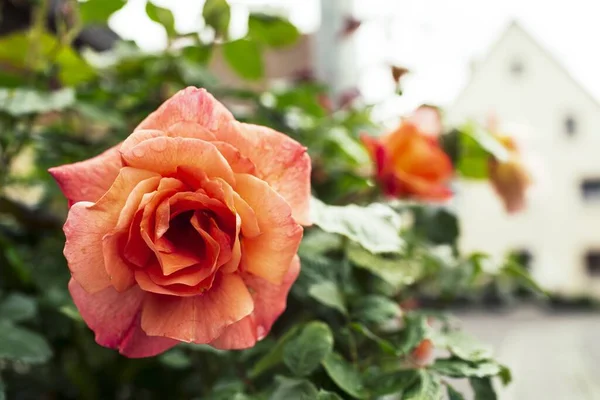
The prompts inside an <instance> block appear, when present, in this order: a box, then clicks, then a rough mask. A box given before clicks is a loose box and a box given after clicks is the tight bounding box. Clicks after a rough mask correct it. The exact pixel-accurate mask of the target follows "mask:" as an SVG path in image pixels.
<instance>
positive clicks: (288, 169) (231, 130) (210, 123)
mask: <svg viewBox="0 0 600 400" xmlns="http://www.w3.org/2000/svg"><path fill="white" fill-rule="evenodd" d="M185 121H188V122H195V123H197V124H199V125H201V126H203V127H205V128H206V129H208V130H209V131H210V132H212V133H213V134H214V135H215V136H216V138H217V140H218V141H222V142H225V143H228V144H230V145H232V146H233V147H234V148H236V149H237V150H239V152H240V153H241V154H242V155H243V156H245V157H247V158H249V159H250V161H251V162H252V163H253V164H254V165H256V170H257V173H258V176H259V177H260V178H261V179H264V180H266V181H267V182H269V184H270V185H271V186H273V187H274V188H275V190H276V191H277V192H279V193H280V194H281V195H282V196H283V197H284V198H285V199H286V200H287V201H288V203H289V204H290V206H291V207H292V210H293V213H294V218H296V220H297V221H298V222H299V223H302V224H304V225H310V215H309V203H310V158H309V157H308V155H307V154H306V149H305V148H304V147H302V146H301V145H300V144H299V143H297V142H296V141H294V140H293V139H291V138H289V137H288V136H286V135H284V134H282V133H279V132H277V131H274V130H272V129H269V128H263V127H259V126H255V125H248V124H238V123H235V120H234V118H233V116H232V115H231V113H230V112H229V111H228V110H227V109H226V108H225V106H223V105H222V104H221V103H219V102H218V101H217V100H216V99H215V98H214V97H213V96H212V95H211V94H209V93H208V92H206V90H204V89H197V88H193V87H189V88H186V89H184V90H181V91H180V92H179V93H177V94H176V95H175V96H173V97H171V98H170V99H169V100H167V101H166V102H165V103H164V104H163V105H161V106H160V108H159V109H158V110H156V111H155V112H154V113H152V114H150V115H149V116H148V117H147V118H146V119H145V120H144V121H143V122H142V123H141V124H140V125H139V126H138V127H137V128H136V130H137V129H160V130H163V131H166V130H168V129H169V128H170V127H171V126H173V125H175V124H177V123H181V122H185ZM185 132H187V131H185ZM186 134H187V133H186Z"/></svg>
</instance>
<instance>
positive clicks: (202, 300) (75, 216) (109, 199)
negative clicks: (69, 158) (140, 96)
mask: <svg viewBox="0 0 600 400" xmlns="http://www.w3.org/2000/svg"><path fill="white" fill-rule="evenodd" d="M50 173H51V174H52V176H53V177H54V178H55V179H56V181H57V182H58V184H59V185H60V187H61V189H62V191H63V193H64V194H65V196H66V197H67V198H68V200H69V204H70V205H71V208H70V210H69V215H68V218H67V221H66V223H65V226H64V231H65V235H66V238H67V241H66V244H65V249H64V254H65V257H66V258H67V261H68V264H69V269H70V270H71V274H72V279H71V281H70V282H69V290H70V292H71V295H72V296H73V300H74V301H75V304H76V305H77V308H78V309H79V311H80V312H81V316H82V317H83V319H84V320H85V321H86V323H87V324H88V325H89V327H90V328H91V329H92V330H94V332H95V333H96V341H97V342H98V343H99V344H101V345H103V346H106V347H111V348H116V349H119V351H120V352H121V353H122V354H124V355H126V356H129V357H146V356H152V355H155V354H158V353H161V352H163V351H165V350H167V349H168V348H170V347H172V346H174V345H175V344H177V343H178V341H184V342H194V343H204V344H209V345H211V346H213V347H216V348H220V349H241V348H247V347H251V346H253V345H254V344H255V343H256V341H257V340H261V339H262V338H264V337H265V336H266V335H267V333H268V332H269V330H270V329H271V325H272V324H273V322H274V321H275V319H276V318H277V317H278V316H279V315H280V314H281V313H282V312H283V310H284V309H285V305H286V297H287V293H288V291H289V289H290V286H291V285H292V283H293V282H294V280H295V279H296V277H297V275H298V272H299V267H300V266H299V261H298V257H297V255H296V251H297V249H298V245H299V244H300V240H301V238H302V227H301V226H300V225H299V224H304V225H307V224H309V223H310V222H309V209H308V207H309V196H310V180H309V176H310V159H309V157H308V155H307V153H306V149H305V148H304V147H302V146H301V145H300V144H298V143H297V142H295V141H294V140H292V139H290V138H289V137H287V136H285V135H283V134H281V133H279V132H276V131H273V130H271V129H269V128H265V127H260V126H255V125H248V124H243V123H239V122H237V121H236V120H235V119H234V118H233V116H232V115H231V113H229V111H227V109H226V108H225V107H224V106H223V105H222V104H220V103H219V102H218V101H216V100H215V99H214V98H213V97H212V96H211V95H210V94H209V93H207V92H206V91H205V90H204V89H196V88H188V89H185V90H182V91H180V92H179V93H177V94H176V95H175V96H173V97H172V98H171V99H170V100H168V101H167V102H165V103H164V104H163V105H162V106H161V107H160V108H159V109H158V110H157V111H155V112H154V113H152V114H151V115H150V116H148V118H146V119H145V120H144V121H143V122H142V123H141V124H140V125H139V126H138V127H137V128H136V129H135V131H134V132H133V134H131V136H129V137H128V138H127V139H126V140H125V141H124V142H123V143H122V144H120V145H118V146H116V147H114V148H112V149H110V150H108V151H106V152H105V153H103V154H101V155H99V156H97V157H95V158H92V159H90V160H87V161H83V162H79V163H75V164H71V165H64V166H61V167H57V168H53V169H51V170H50Z"/></svg>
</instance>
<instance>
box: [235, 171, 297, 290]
mask: <svg viewBox="0 0 600 400" xmlns="http://www.w3.org/2000/svg"><path fill="white" fill-rule="evenodd" d="M236 182H237V185H236V190H237V192H238V193H239V195H240V196H241V197H242V198H243V199H244V200H245V201H246V202H247V203H248V205H249V206H250V207H252V208H253V209H254V211H255V215H256V218H257V222H258V226H259V228H260V230H261V232H262V233H261V234H260V235H259V236H257V237H255V238H245V237H244V238H243V239H242V260H243V265H244V266H245V269H246V270H247V271H248V272H250V273H252V274H255V275H257V276H260V277H261V278H264V279H266V280H268V281H269V282H272V283H274V284H280V283H281V281H282V279H283V277H284V276H285V274H286V272H287V270H288V268H289V265H290V263H291V261H292V259H293V257H294V255H295V254H296V253H297V251H298V246H299V245H300V241H301V240H302V227H301V226H300V225H298V224H297V223H296V221H295V220H294V218H293V217H292V215H291V209H290V206H289V205H288V204H287V203H286V201H285V200H284V199H283V198H282V197H281V196H279V195H278V194H277V193H276V192H275V191H274V190H273V189H272V188H271V187H270V186H269V185H268V184H267V183H266V182H264V181H261V180H260V179H258V178H256V177H254V176H252V175H247V174H237V175H236Z"/></svg>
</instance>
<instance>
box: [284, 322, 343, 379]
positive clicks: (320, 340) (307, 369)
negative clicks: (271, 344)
mask: <svg viewBox="0 0 600 400" xmlns="http://www.w3.org/2000/svg"><path fill="white" fill-rule="evenodd" d="M332 350H333V334H332V333H331V330H330V329H329V326H328V325H327V324H325V323H323V322H310V323H309V324H307V325H306V326H305V327H304V328H303V329H302V331H301V332H300V334H299V335H298V336H296V337H294V338H293V339H291V340H290V341H289V342H288V343H287V344H286V345H285V346H284V349H283V362H284V363H285V365H286V366H287V367H288V368H289V369H290V371H292V373H293V374H294V375H296V376H307V375H310V374H311V373H312V372H313V371H314V370H315V369H316V368H317V367H318V366H319V364H320V363H321V361H322V360H323V359H324V358H325V357H327V356H328V355H329V353H331V351H332Z"/></svg>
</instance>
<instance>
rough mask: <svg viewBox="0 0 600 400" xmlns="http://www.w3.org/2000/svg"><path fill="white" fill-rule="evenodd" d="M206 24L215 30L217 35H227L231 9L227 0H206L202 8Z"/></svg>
mask: <svg viewBox="0 0 600 400" xmlns="http://www.w3.org/2000/svg"><path fill="white" fill-rule="evenodd" d="M202 17H203V18H204V22H205V23H206V25H208V26H210V27H211V28H212V29H214V31H215V36H216V37H227V30H228V29H229V20H230V19H231V10H230V8H229V4H228V3H227V0H206V2H205V3H204V8H203V9H202Z"/></svg>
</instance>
